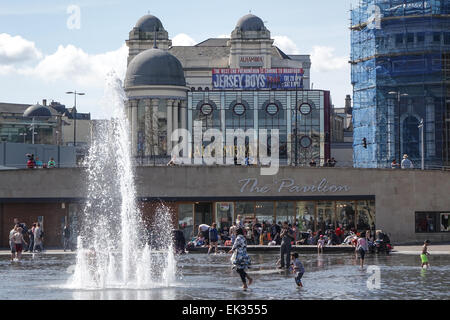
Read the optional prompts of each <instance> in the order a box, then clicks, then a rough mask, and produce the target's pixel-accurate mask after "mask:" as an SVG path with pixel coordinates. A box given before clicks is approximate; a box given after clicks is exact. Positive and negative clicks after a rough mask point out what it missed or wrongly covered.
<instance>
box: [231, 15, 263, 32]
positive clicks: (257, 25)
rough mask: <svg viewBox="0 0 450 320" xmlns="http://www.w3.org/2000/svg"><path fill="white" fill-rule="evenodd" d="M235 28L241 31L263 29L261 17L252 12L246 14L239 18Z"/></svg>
mask: <svg viewBox="0 0 450 320" xmlns="http://www.w3.org/2000/svg"><path fill="white" fill-rule="evenodd" d="M236 28H239V29H240V30H241V31H263V30H264V29H265V27H264V22H263V21H262V20H261V18H259V17H257V16H255V15H253V14H247V15H245V16H243V17H242V18H240V19H239V21H238V22H237V25H236Z"/></svg>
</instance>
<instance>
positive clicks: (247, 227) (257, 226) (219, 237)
mask: <svg viewBox="0 0 450 320" xmlns="http://www.w3.org/2000/svg"><path fill="white" fill-rule="evenodd" d="M284 224H286V225H287V226H288V227H289V228H291V229H292V232H293V233H292V240H291V244H294V245H320V246H322V247H323V246H325V245H339V244H343V243H345V244H351V241H350V239H351V238H352V237H354V236H356V235H359V234H358V232H357V230H355V229H354V228H344V227H343V226H342V224H339V226H338V227H336V228H335V229H333V228H327V229H326V230H318V231H316V232H313V231H312V230H307V231H306V232H305V231H302V230H301V229H302V228H301V227H300V223H299V221H298V220H297V219H295V221H294V222H293V223H289V222H283V223H282V222H281V221H278V222H273V223H271V222H268V221H262V222H260V221H259V220H258V219H257V218H255V219H253V220H252V221H244V220H243V219H242V217H241V216H240V215H238V216H237V219H236V222H234V223H233V224H232V225H231V226H230V227H229V226H228V224H226V223H224V224H223V225H222V226H221V227H220V228H217V225H216V224H215V223H214V224H213V225H211V226H210V225H207V224H201V225H200V226H199V227H198V233H197V235H196V236H195V237H193V238H192V239H191V240H190V241H189V243H188V247H199V246H209V244H210V242H211V241H210V231H211V232H212V233H214V234H213V238H214V240H216V241H213V242H214V243H215V244H214V246H215V247H216V246H217V245H224V246H231V245H233V244H234V241H235V239H236V237H237V235H236V229H238V228H242V229H243V232H244V237H245V239H246V241H247V243H248V244H249V245H281V243H282V239H283V235H282V229H283V225H284ZM374 231H375V230H372V231H371V236H372V237H373V236H375V234H374ZM210 251H211V250H210Z"/></svg>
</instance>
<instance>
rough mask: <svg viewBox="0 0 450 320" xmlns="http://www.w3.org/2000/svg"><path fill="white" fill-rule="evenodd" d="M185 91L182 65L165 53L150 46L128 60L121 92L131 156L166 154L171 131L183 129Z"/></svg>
mask: <svg viewBox="0 0 450 320" xmlns="http://www.w3.org/2000/svg"><path fill="white" fill-rule="evenodd" d="M187 91H188V88H187V87H186V80H185V77H184V72H183V67H182V65H181V63H180V61H179V60H178V59H177V58H176V57H174V56H173V55H171V54H170V53H169V52H167V51H165V50H161V49H157V48H152V49H148V50H145V51H143V52H141V53H139V54H138V55H136V56H135V57H134V58H133V59H132V60H131V61H130V63H129V65H128V68H127V73H126V77H125V92H126V94H127V97H128V101H127V115H128V119H129V121H130V129H131V142H132V153H133V155H134V156H136V157H144V158H146V159H149V158H151V157H153V156H165V155H170V153H171V150H172V143H171V141H170V139H169V137H170V136H171V134H172V132H173V131H174V130H176V129H178V128H185V129H187V108H186V106H187V104H186V99H187Z"/></svg>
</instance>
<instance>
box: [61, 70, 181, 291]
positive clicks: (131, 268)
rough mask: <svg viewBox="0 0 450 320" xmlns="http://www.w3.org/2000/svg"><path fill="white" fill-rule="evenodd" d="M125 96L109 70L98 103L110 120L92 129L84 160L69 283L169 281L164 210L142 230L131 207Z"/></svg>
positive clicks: (172, 268) (171, 263) (171, 262)
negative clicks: (83, 182)
mask: <svg viewBox="0 0 450 320" xmlns="http://www.w3.org/2000/svg"><path fill="white" fill-rule="evenodd" d="M125 99H126V96H125V93H124V91H123V89H122V84H121V81H120V80H119V79H118V78H117V76H116V75H115V74H113V73H112V74H109V75H108V78H107V83H106V89H105V94H104V102H103V104H104V105H106V106H107V107H108V110H109V112H110V114H111V120H110V121H103V122H101V123H99V125H98V126H97V127H96V130H95V131H94V132H93V140H92V142H91V147H90V149H89V154H88V156H87V158H86V161H85V167H86V171H87V201H86V204H85V207H84V211H83V214H82V217H80V218H81V219H80V220H81V221H80V222H81V228H80V230H79V237H78V250H77V260H76V266H75V271H74V274H73V276H72V278H71V279H70V280H69V282H70V283H69V286H71V287H76V288H117V287H120V288H152V287H159V286H168V285H171V284H172V283H173V282H174V280H175V273H176V260H175V257H174V255H173V248H172V246H173V244H172V223H171V218H170V216H171V215H170V212H169V210H168V209H167V208H166V207H164V206H161V207H160V208H159V209H158V210H157V212H156V215H155V217H154V222H153V224H152V226H151V228H150V230H147V229H146V228H145V224H144V223H143V220H142V217H141V214H140V210H139V208H138V206H137V202H136V190H135V185H134V170H133V163H132V158H131V150H130V149H131V143H130V134H129V132H130V131H129V128H128V121H127V119H126V116H125V110H124V103H123V102H124V100H125Z"/></svg>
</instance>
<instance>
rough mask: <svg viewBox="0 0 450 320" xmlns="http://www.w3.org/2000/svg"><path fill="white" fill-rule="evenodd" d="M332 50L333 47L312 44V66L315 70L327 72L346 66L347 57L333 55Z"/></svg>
mask: <svg viewBox="0 0 450 320" xmlns="http://www.w3.org/2000/svg"><path fill="white" fill-rule="evenodd" d="M334 51H335V48H333V47H325V46H314V47H313V51H312V53H311V63H312V68H313V69H314V70H315V71H319V72H327V71H335V70H341V69H344V68H345V67H347V66H348V58H347V57H342V56H341V57H339V56H335V54H334Z"/></svg>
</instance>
